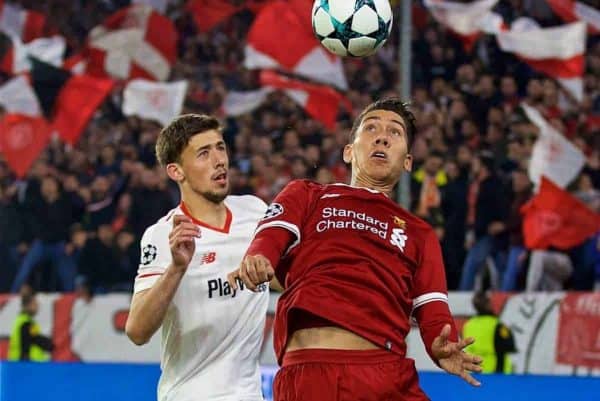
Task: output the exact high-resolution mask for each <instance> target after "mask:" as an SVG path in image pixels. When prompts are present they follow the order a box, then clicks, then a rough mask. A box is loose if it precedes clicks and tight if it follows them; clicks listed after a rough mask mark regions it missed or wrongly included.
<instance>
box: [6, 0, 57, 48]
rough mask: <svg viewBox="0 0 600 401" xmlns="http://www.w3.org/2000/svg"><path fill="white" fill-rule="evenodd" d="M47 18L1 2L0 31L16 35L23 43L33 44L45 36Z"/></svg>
mask: <svg viewBox="0 0 600 401" xmlns="http://www.w3.org/2000/svg"><path fill="white" fill-rule="evenodd" d="M45 30H46V16H45V15H44V14H41V13H38V12H36V11H30V10H25V9H23V8H21V7H19V6H17V5H14V4H8V3H6V2H4V0H0V31H4V32H5V33H7V34H9V35H14V36H16V37H18V38H19V39H21V40H22V41H23V42H25V43H28V42H31V41H32V40H33V39H35V38H39V37H41V36H44V33H45Z"/></svg>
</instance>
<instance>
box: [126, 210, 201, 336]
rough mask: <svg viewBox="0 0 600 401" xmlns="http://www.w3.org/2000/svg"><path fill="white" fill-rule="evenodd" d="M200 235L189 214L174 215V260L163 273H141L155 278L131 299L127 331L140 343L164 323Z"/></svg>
mask: <svg viewBox="0 0 600 401" xmlns="http://www.w3.org/2000/svg"><path fill="white" fill-rule="evenodd" d="M198 235H199V230H198V227H197V226H196V225H195V224H193V223H192V222H191V220H190V219H189V218H188V217H186V216H180V215H178V216H174V217H173V229H172V230H171V232H170V233H169V247H170V256H171V262H170V263H169V265H168V267H167V268H166V269H164V270H163V271H162V272H161V273H158V270H153V271H155V272H157V273H147V275H146V277H144V274H141V275H139V276H138V277H141V279H144V278H146V279H152V281H153V282H151V283H149V284H142V285H143V286H145V287H147V286H150V287H149V288H144V289H142V290H140V291H136V293H135V294H134V296H133V298H132V300H131V307H130V310H129V316H128V317H127V324H126V325H125V332H126V333H127V336H128V337H129V338H130V339H131V341H133V342H134V343H135V344H136V345H143V344H145V343H147V342H148V341H150V338H152V335H154V333H155V332H156V331H157V330H158V328H159V327H160V325H161V324H162V321H163V319H164V317H165V315H166V313H167V309H168V308H169V305H170V304H171V301H172V300H173V297H174V296H175V292H176V291H177V288H179V283H180V282H181V279H182V278H183V275H184V274H185V272H186V270H187V267H188V265H189V263H190V261H191V260H192V256H193V255H194V252H195V238H196V237H198ZM142 242H143V241H142ZM142 248H144V247H143V246H142ZM163 252H164V249H163ZM161 256H162V257H164V255H161ZM146 270H148V269H147V268H146ZM156 277H158V279H156ZM142 288H143V287H142Z"/></svg>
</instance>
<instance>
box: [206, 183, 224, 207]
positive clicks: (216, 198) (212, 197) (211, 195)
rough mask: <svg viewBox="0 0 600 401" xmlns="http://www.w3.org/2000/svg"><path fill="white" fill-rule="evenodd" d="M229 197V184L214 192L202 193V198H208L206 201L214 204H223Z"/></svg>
mask: <svg viewBox="0 0 600 401" xmlns="http://www.w3.org/2000/svg"><path fill="white" fill-rule="evenodd" d="M227 195H229V184H227V185H226V186H225V187H224V188H219V189H215V190H212V191H206V192H203V193H202V196H204V198H206V200H208V201H210V202H212V203H221V202H223V201H224V200H225V198H227Z"/></svg>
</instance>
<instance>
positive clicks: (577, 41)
mask: <svg viewBox="0 0 600 401" xmlns="http://www.w3.org/2000/svg"><path fill="white" fill-rule="evenodd" d="M523 21H525V20H524V19H521V21H520V22H523ZM515 23H516V25H517V26H523V27H527V28H526V29H515V28H514V26H515V24H513V28H512V29H511V30H510V31H500V32H498V33H497V35H496V38H497V40H498V45H499V46H500V49H502V50H503V51H505V52H510V53H515V54H516V55H517V56H518V57H519V58H520V59H521V60H523V61H524V62H526V63H527V64H529V65H530V66H531V67H532V68H533V69H535V70H537V71H540V72H542V73H544V74H547V75H549V76H550V77H552V78H555V79H556V80H558V82H560V83H561V85H563V86H564V87H565V88H566V89H568V90H569V91H570V92H571V93H572V94H573V96H574V97H575V98H576V99H578V100H582V99H583V72H584V62H585V58H584V53H585V40H586V29H585V23H583V22H575V23H572V24H568V25H562V26H558V27H552V28H539V27H537V24H536V23H535V21H532V20H527V22H525V23H520V24H519V23H517V21H516V22H515Z"/></svg>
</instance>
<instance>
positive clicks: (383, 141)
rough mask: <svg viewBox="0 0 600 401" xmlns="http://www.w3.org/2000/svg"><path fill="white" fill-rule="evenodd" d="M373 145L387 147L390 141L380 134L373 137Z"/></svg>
mask: <svg viewBox="0 0 600 401" xmlns="http://www.w3.org/2000/svg"><path fill="white" fill-rule="evenodd" d="M375 145H383V146H385V147H388V146H390V141H389V139H388V138H387V137H386V136H384V135H380V136H379V137H377V139H375Z"/></svg>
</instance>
